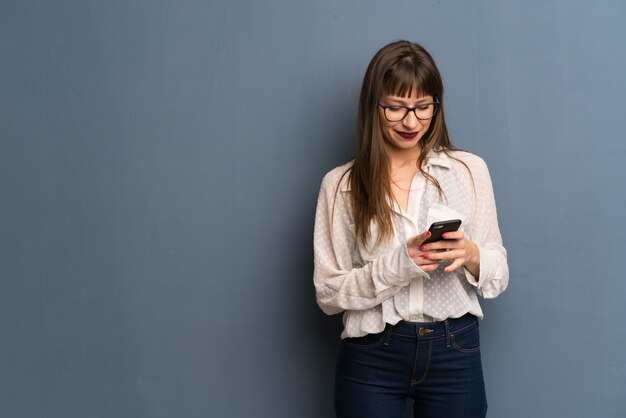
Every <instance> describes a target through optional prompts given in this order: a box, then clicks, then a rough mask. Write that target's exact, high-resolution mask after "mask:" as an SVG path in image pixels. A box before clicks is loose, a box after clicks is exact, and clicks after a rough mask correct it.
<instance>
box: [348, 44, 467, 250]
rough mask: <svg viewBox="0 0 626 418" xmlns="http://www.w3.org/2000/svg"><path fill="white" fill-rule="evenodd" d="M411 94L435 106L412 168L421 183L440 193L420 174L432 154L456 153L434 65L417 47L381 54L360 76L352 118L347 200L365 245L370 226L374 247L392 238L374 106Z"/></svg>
mask: <svg viewBox="0 0 626 418" xmlns="http://www.w3.org/2000/svg"><path fill="white" fill-rule="evenodd" d="M413 89H415V90H416V91H417V93H418V97H420V96H425V95H431V96H432V97H433V98H436V99H438V100H439V104H437V105H436V106H437V107H438V108H437V109H436V112H435V116H434V117H433V119H432V121H431V124H430V127H429V129H428V131H427V132H426V133H425V134H424V136H423V137H422V138H421V139H420V147H421V152H420V155H419V157H418V159H417V166H418V167H419V170H420V172H421V173H422V175H424V177H425V178H426V179H427V180H428V181H430V182H431V183H432V184H434V185H435V187H437V189H438V191H439V193H440V194H441V193H442V190H441V186H440V185H439V182H438V181H437V179H435V178H434V177H432V176H431V175H430V174H428V173H427V172H426V171H424V169H423V168H422V167H423V165H424V160H425V159H426V156H427V155H428V153H429V152H430V151H432V150H434V151H443V152H445V153H446V154H447V153H448V151H451V150H455V149H456V148H454V147H453V146H452V144H451V143H450V138H449V136H448V130H447V128H446V122H445V118H444V111H443V81H442V79H441V75H440V74H439V70H438V69H437V66H436V65H435V61H434V60H433V58H432V57H431V56H430V54H429V53H428V52H427V51H426V50H425V49H424V48H423V47H422V46H420V45H418V44H415V43H411V42H408V41H397V42H393V43H390V44H388V45H386V46H384V47H383V48H381V49H380V50H379V51H378V52H377V53H376V54H375V55H374V57H373V58H372V60H371V61H370V63H369V66H368V67H367V71H366V72H365V77H364V79H363V86H362V87H361V96H360V99H359V109H358V117H357V129H356V135H357V151H356V155H355V157H354V163H353V165H352V167H351V169H350V170H349V177H348V182H349V184H350V200H351V203H352V208H353V211H354V222H355V228H356V236H357V240H358V241H359V242H360V243H365V242H367V240H368V239H369V238H370V236H371V230H370V225H371V224H372V223H375V224H376V225H377V226H378V236H377V239H376V243H375V246H378V245H380V244H381V243H383V242H385V241H387V240H389V239H390V238H391V236H392V235H393V223H392V216H393V211H392V202H393V194H392V190H391V181H390V162H389V157H388V155H387V152H386V149H385V140H384V138H383V134H382V130H381V126H380V119H379V111H378V105H379V103H380V99H381V97H383V95H387V94H394V95H398V96H403V97H405V96H406V95H408V94H410V93H411V92H412V91H413Z"/></svg>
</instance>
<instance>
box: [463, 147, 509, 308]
mask: <svg viewBox="0 0 626 418" xmlns="http://www.w3.org/2000/svg"><path fill="white" fill-rule="evenodd" d="M470 168H471V171H472V176H473V178H474V185H475V192H476V196H475V207H474V216H473V221H472V225H471V228H470V229H469V233H470V234H469V235H470V236H469V237H468V238H469V239H471V240H472V241H473V242H474V243H475V244H476V245H477V246H478V248H479V250H480V272H479V277H478V278H476V277H474V276H473V275H472V274H471V273H470V272H469V271H467V269H465V276H466V278H467V280H468V281H469V283H470V284H472V285H473V286H475V287H476V290H477V292H478V294H479V295H481V296H482V297H484V298H486V299H492V298H495V297H497V296H498V295H500V294H501V293H502V292H504V290H505V289H506V288H507V286H508V284H509V267H508V264H507V254H506V250H505V248H504V246H503V245H502V236H501V235H500V228H499V227H498V216H497V212H496V202H495V199H494V196H493V186H492V183H491V177H490V176H489V170H488V168H487V164H485V162H484V161H483V160H482V159H480V158H478V157H476V160H475V161H473V162H472V164H471V165H470Z"/></svg>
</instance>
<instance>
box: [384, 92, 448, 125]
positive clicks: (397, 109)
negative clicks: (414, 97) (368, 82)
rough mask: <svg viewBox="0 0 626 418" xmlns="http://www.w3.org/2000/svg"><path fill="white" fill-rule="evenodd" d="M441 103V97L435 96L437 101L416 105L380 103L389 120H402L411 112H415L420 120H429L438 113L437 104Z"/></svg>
mask: <svg viewBox="0 0 626 418" xmlns="http://www.w3.org/2000/svg"><path fill="white" fill-rule="evenodd" d="M438 104H439V99H437V98H436V97H435V101H434V102H433V103H424V104H421V105H418V106H415V107H407V106H387V105H384V104H380V103H379V104H378V106H380V107H381V108H382V109H383V112H384V114H385V119H387V120H388V121H389V122H400V121H401V120H404V118H406V115H408V114H409V112H413V114H414V115H415V117H416V118H418V119H419V120H428V119H432V117H433V116H435V113H437V105H438Z"/></svg>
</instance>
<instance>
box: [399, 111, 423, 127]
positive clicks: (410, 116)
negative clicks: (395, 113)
mask: <svg viewBox="0 0 626 418" xmlns="http://www.w3.org/2000/svg"><path fill="white" fill-rule="evenodd" d="M421 123H422V121H421V120H419V119H418V118H417V116H416V115H415V111H410V112H409V113H407V115H406V117H405V118H404V119H402V126H404V127H405V128H406V129H407V130H410V131H412V130H414V129H415V128H417V126H418V125H419V124H421Z"/></svg>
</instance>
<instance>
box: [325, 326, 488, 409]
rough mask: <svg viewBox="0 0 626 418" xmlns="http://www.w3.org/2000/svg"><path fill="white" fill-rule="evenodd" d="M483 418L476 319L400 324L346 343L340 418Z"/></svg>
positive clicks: (338, 394)
mask: <svg viewBox="0 0 626 418" xmlns="http://www.w3.org/2000/svg"><path fill="white" fill-rule="evenodd" d="M407 397H409V398H411V399H412V400H413V412H414V416H415V418H479V417H480V418H483V417H485V415H486V413H487V399H486V396H485V383H484V380H483V370H482V364H481V360H480V341H479V335H478V320H477V318H476V317H475V316H472V315H470V314H467V315H465V316H463V317H461V318H458V319H449V320H447V321H443V322H433V323H427V322H425V323H416V322H404V321H402V322H399V323H398V324H396V325H393V326H392V325H389V324H388V325H387V327H386V328H385V330H384V331H383V332H381V333H378V334H370V335H366V336H364V337H358V338H346V339H344V340H343V341H342V344H341V350H340V351H339V358H338V360H337V370H336V374H335V412H336V414H337V418H370V417H371V418H404V416H405V413H406V411H405V408H406V399H407Z"/></svg>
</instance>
